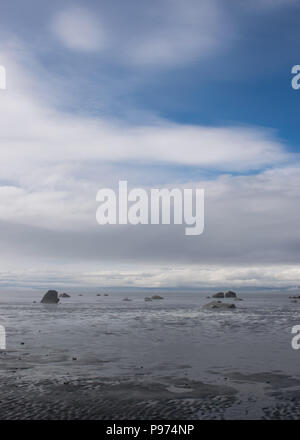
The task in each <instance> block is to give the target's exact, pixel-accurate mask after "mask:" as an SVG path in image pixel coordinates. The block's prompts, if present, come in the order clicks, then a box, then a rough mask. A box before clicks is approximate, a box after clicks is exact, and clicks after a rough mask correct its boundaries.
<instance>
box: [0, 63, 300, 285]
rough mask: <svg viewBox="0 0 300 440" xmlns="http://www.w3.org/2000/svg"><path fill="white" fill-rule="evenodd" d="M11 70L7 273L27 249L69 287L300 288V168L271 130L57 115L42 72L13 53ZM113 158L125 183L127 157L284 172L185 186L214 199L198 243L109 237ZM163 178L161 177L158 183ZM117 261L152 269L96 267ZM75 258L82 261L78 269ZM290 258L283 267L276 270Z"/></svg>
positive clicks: (5, 175)
mask: <svg viewBox="0 0 300 440" xmlns="http://www.w3.org/2000/svg"><path fill="white" fill-rule="evenodd" d="M5 65H6V67H7V71H8V73H9V78H10V81H9V89H8V90H7V91H5V92H3V94H2V96H1V100H0V114H1V118H0V131H1V162H0V220H1V221H2V222H3V224H2V226H1V234H2V238H1V246H2V257H1V258H2V260H3V265H2V267H3V268H5V267H8V265H9V263H8V261H9V260H10V258H11V259H12V260H11V261H12V263H11V264H12V266H13V268H12V269H11V272H10V274H11V276H15V277H16V278H17V277H18V267H22V268H23V267H24V265H25V263H24V261H23V260H24V254H25V255H26V266H28V265H30V264H32V266H33V267H36V266H39V260H40V259H41V260H42V261H45V262H47V263H48V264H49V267H51V268H52V269H53V272H54V275H53V278H55V273H57V279H61V282H62V283H63V282H64V281H63V280H64V277H66V278H67V279H68V283H72V280H75V283H76V282H77V281H78V282H80V283H82V284H84V283H86V284H89V283H91V284H93V285H94V284H95V285H96V284H101V283H104V284H106V283H107V284H110V285H117V284H118V285H120V284H123V285H135V286H151V287H164V286H169V287H172V286H184V285H191V286H201V285H202V286H204V287H205V286H209V285H211V286H219V285H220V287H221V285H224V284H226V283H227V282H228V284H230V285H231V286H238V285H244V286H246V285H247V286H249V285H250V286H259V285H270V286H271V285H272V283H274V285H278V286H281V285H284V286H285V285H288V286H293V285H294V284H299V270H298V269H297V268H296V267H294V266H293V264H296V263H297V259H296V258H297V257H296V254H297V252H298V247H297V243H299V242H300V237H298V223H299V214H300V213H299V209H298V206H299V185H300V167H299V165H298V164H297V162H295V163H294V165H293V166H290V165H288V164H285V165H282V162H283V161H288V160H289V159H290V156H289V155H288V154H287V153H286V152H285V149H284V146H283V145H282V144H281V143H280V142H279V141H278V140H276V138H275V137H274V135H273V134H272V133H270V132H269V131H266V130H263V129H256V128H251V129H249V128H241V127H228V128H216V127H201V126H183V125H180V124H172V123H169V122H166V121H159V122H157V123H156V124H152V125H150V124H146V123H144V124H143V126H133V125H126V124H124V123H123V124H121V123H118V122H116V121H110V120H107V119H102V118H87V117H81V116H78V115H77V116H75V115H72V114H68V113H64V112H62V111H61V110H57V109H56V108H55V107H53V106H52V105H51V104H50V102H51V101H50V100H49V99H48V97H47V96H46V95H45V94H43V96H42V97H41V96H37V95H36V92H33V89H34V90H35V91H36V90H39V89H40V88H39V85H38V84H39V81H38V79H37V78H36V77H35V76H34V75H33V74H32V72H28V71H26V70H24V69H23V65H20V64H19V63H18V60H17V61H16V60H13V59H11V57H7V59H6V60H5ZM33 84H34V88H33ZM50 85H51V84H50ZM51 92H52V91H51V87H50V93H51ZM112 162H115V163H120V162H121V163H122V167H121V171H120V173H117V174H116V175H115V176H114V178H115V180H119V179H120V178H126V179H128V180H129V184H130V176H131V172H132V171H131V170H130V167H128V165H127V164H128V162H129V163H130V164H135V166H136V167H139V166H141V167H142V166H143V164H144V163H149V162H152V163H156V164H160V165H161V164H162V163H163V164H164V166H165V169H166V172H167V170H168V168H167V165H168V164H169V163H172V164H179V165H198V166H199V167H203V168H205V169H209V170H216V169H217V170H219V171H221V172H223V173H226V172H228V173H230V172H232V171H239V172H241V171H248V170H251V169H260V167H264V166H268V165H272V166H274V167H276V166H277V165H278V164H279V163H280V165H281V168H279V167H277V168H274V169H271V170H268V171H263V172H260V173H258V174H257V175H251V176H231V175H230V174H228V175H223V176H219V177H216V178H215V179H214V180H209V181H200V182H197V181H195V180H194V181H191V182H188V183H186V186H188V187H191V186H198V187H201V188H202V187H204V188H205V190H206V203H207V205H206V206H207V209H206V211H207V214H206V215H207V217H206V230H205V234H203V237H202V236H201V237H200V238H199V240H201V241H197V240H193V241H187V239H186V238H187V237H185V236H184V234H182V231H180V232H179V234H176V231H175V230H174V228H168V229H167V230H166V229H160V228H158V229H155V227H153V228H152V227H149V228H148V229H147V233H146V234H145V233H144V232H143V231H141V229H135V230H134V231H132V230H128V231H127V230H126V233H124V231H123V232H122V230H120V229H119V228H116V229H113V230H109V233H108V231H107V229H105V230H100V229H99V227H98V226H97V225H96V222H95V212H96V203H95V195H96V191H97V189H98V188H99V186H100V185H101V186H104V185H105V186H107V183H108V182H109V180H108V178H109V176H108V174H109V172H108V171H107V170H109V165H108V163H112ZM98 165H99V175H97V176H96V177H95V176H92V173H89V170H91V169H92V167H95V166H96V167H97V166H98ZM84 167H85V168H86V171H85V173H82V175H81V171H82V169H83V168H84ZM78 176H82V177H78ZM110 178H111V176H110ZM155 179H156V175H155V173H153V175H152V180H153V184H154V183H155ZM142 183H143V182H141V185H142ZM168 183H169V184H170V185H171V186H172V182H171V181H170V180H169V181H168ZM174 186H178V182H174ZM20 225H27V227H24V228H22V227H20ZM7 228H8V229H7ZM96 228H97V231H96V232H95V229H96ZM6 231H8V232H6ZM97 243H98V244H99V249H98V248H97V246H96V245H97ZM17 256H19V261H18V263H17V262H16V261H17ZM117 259H119V260H123V261H134V262H135V263H134V264H135V265H136V262H137V261H139V262H140V263H141V264H143V265H144V267H143V269H141V271H136V270H134V271H132V270H130V269H127V270H122V269H120V270H118V271H116V269H115V268H114V270H112V268H111V267H110V268H109V269H107V271H103V270H102V271H101V270H99V268H97V267H96V266H97V264H95V261H96V260H97V261H101V262H103V261H106V262H107V264H108V262H109V261H114V262H116V261H117ZM75 260H76V261H81V263H80V265H79V266H78V267H76V270H75V269H74V267H75V265H74V261H75ZM82 261H86V262H87V263H86V265H87V264H89V266H90V267H89V268H86V267H85V266H83V264H84V263H82ZM153 261H159V262H163V261H164V262H166V261H167V262H168V264H171V263H172V264H174V269H170V270H168V271H166V270H164V269H162V268H161V267H159V268H156V267H155V268H153ZM184 261H185V264H184ZM208 262H209V263H212V264H213V266H212V267H211V268H209V267H208V266H207V264H208ZM283 262H284V266H278V265H280V264H282V263H283ZM195 263H197V264H195ZM201 263H205V265H203V264H202V265H201ZM44 264H46V263H44ZM62 264H63V266H64V270H62V269H61V265H62ZM101 264H102V263H101ZM115 264H116V263H114V265H115ZM180 264H182V266H181V268H180V269H178V267H179V265H180ZM191 264H193V266H191ZM233 264H234V266H230V265H233ZM272 264H273V265H274V266H272ZM67 265H68V266H69V269H68V268H67ZM242 266H243V267H242ZM113 267H114V266H113ZM148 269H149V270H148ZM3 270H5V269H3ZM36 270H38V269H36ZM69 271H70V272H69ZM72 273H73V275H72ZM74 273H75V274H76V275H74ZM146 273H147V274H146ZM149 274H150V275H149ZM29 275H30V274H28V277H29ZM43 276H44V277H45V278H46V273H45V272H43V271H42V269H40V271H39V272H38V273H36V275H33V276H32V277H31V278H30V279H31V281H30V279H29V278H28V284H29V283H30V282H33V280H34V278H35V280H36V282H37V283H38V282H40V281H39V280H42V278H43ZM72 277H73V278H72ZM26 279H27V278H26V276H24V278H23V282H24V283H26V282H27V281H26ZM5 280H6V279H4V278H3V283H5V282H6V281H5Z"/></svg>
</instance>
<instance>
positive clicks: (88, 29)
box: [51, 7, 107, 52]
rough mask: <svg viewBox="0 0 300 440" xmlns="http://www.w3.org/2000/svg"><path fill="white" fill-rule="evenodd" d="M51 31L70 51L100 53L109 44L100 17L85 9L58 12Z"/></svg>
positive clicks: (76, 8)
mask: <svg viewBox="0 0 300 440" xmlns="http://www.w3.org/2000/svg"><path fill="white" fill-rule="evenodd" d="M51 29H52V31H53V33H54V35H55V36H56V37H57V38H58V40H59V41H60V42H61V43H62V44H63V45H64V46H65V47H67V48H68V49H71V50H78V51H88V52H89V51H99V50H103V49H105V47H106V44H107V35H106V31H105V29H104V26H103V24H102V23H101V20H100V19H99V17H97V18H95V17H94V16H93V14H92V13H91V12H90V11H89V10H88V9H85V8H78V7H75V8H71V9H65V10H63V11H61V12H58V13H57V14H56V15H55V17H54V18H53V20H52V23H51Z"/></svg>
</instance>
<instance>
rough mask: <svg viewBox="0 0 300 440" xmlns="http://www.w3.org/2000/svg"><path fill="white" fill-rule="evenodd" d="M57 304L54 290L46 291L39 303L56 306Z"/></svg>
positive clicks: (56, 294) (57, 299)
mask: <svg viewBox="0 0 300 440" xmlns="http://www.w3.org/2000/svg"><path fill="white" fill-rule="evenodd" d="M58 302H59V298H58V293H57V291H56V290H48V292H47V293H46V294H45V295H44V297H43V299H42V301H41V303H43V304H57V303H58Z"/></svg>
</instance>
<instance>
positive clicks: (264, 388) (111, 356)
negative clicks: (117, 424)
mask: <svg viewBox="0 0 300 440" xmlns="http://www.w3.org/2000/svg"><path fill="white" fill-rule="evenodd" d="M99 295H100V294H99ZM107 295H108V294H107ZM160 295H161V296H162V297H163V299H162V300H152V301H145V300H144V297H145V296H149V294H147V295H145V294H144V293H140V292H133V293H130V292H127V293H126V294H124V293H121V292H112V293H109V295H108V296H104V294H103V293H101V296H97V295H96V294H95V293H88V294H83V295H82V296H79V295H78V294H77V293H75V294H71V295H70V298H61V300H60V303H59V304H58V305H44V304H41V303H40V300H41V296H42V295H39V294H37V293H32V294H26V295H23V296H22V295H21V294H16V295H13V296H11V297H9V299H5V298H3V295H2V296H1V302H0V310H1V312H0V317H1V319H0V320H1V322H0V323H1V324H3V325H5V328H6V332H7V348H6V350H2V351H1V352H0V374H1V385H0V387H1V399H0V400H1V401H0V418H1V419H2V420H3V419H4V420H5V419H7V420H9V419H21V420H23V419H34V420H39V419H46V420H47V419H48V420H52V419H55V420H61V419H63V420H76V419H98V420H101V419H102V420H124V419H131V420H134V419H146V420H154V419H172V420H181V419H186V420H197V419H200V420H201V419H209V420H213V419H225V420H231V419H297V418H299V416H300V374H299V369H298V365H299V356H300V353H299V351H297V350H293V349H292V347H291V339H292V335H291V328H292V326H293V325H296V324H297V323H299V322H300V313H299V304H300V303H293V302H292V301H291V299H290V298H289V297H288V296H289V295H288V294H287V293H286V292H284V293H281V292H276V293H270V292H264V293H261V292H260V293H244V294H242V293H241V295H240V296H241V297H242V299H243V301H241V302H240V301H237V302H236V303H235V304H236V308H235V309H234V310H224V311H223V310H222V311H221V310H216V311H213V310H205V309H203V305H204V304H206V303H207V302H209V301H210V300H209V299H207V295H206V294H204V293H198V292H167V293H165V292H160ZM150 297H151V295H150ZM124 298H126V299H129V301H128V300H127V301H123V300H124ZM34 301H35V302H34ZM224 301H225V302H230V301H231V302H232V300H230V299H226V300H224Z"/></svg>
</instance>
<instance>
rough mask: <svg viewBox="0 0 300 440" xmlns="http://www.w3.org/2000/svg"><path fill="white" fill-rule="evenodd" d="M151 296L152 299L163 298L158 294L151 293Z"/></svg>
mask: <svg viewBox="0 0 300 440" xmlns="http://www.w3.org/2000/svg"><path fill="white" fill-rule="evenodd" d="M151 298H152V299H164V298H163V297H162V296H159V295H153V296H152V297H151Z"/></svg>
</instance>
